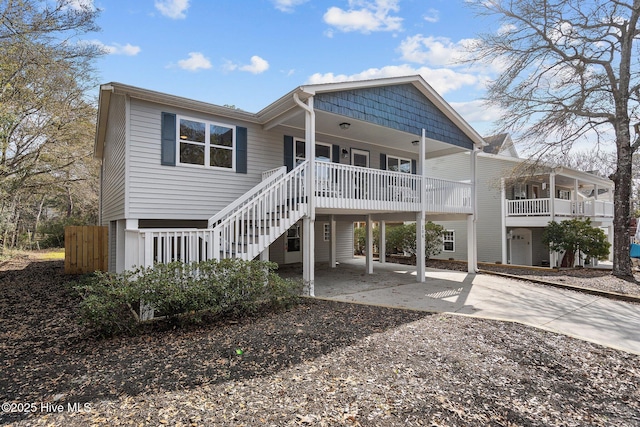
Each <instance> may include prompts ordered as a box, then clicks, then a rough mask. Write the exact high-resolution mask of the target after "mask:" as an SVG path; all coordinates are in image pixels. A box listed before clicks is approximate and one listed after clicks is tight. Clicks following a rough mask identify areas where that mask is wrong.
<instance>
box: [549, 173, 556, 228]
mask: <svg viewBox="0 0 640 427" xmlns="http://www.w3.org/2000/svg"><path fill="white" fill-rule="evenodd" d="M549 214H550V216H551V221H555V219H556V174H555V172H551V173H550V174H549Z"/></svg>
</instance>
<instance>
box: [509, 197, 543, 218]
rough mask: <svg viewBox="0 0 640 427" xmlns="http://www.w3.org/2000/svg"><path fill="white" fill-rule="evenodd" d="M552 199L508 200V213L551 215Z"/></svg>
mask: <svg viewBox="0 0 640 427" xmlns="http://www.w3.org/2000/svg"><path fill="white" fill-rule="evenodd" d="M550 202H551V199H524V200H507V215H509V216H537V215H544V216H547V215H551V208H550Z"/></svg>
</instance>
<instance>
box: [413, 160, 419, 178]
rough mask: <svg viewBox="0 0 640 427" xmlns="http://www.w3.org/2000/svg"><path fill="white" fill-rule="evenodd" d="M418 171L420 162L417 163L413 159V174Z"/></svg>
mask: <svg viewBox="0 0 640 427" xmlns="http://www.w3.org/2000/svg"><path fill="white" fill-rule="evenodd" d="M417 171H418V162H416V160H415V159H411V173H412V174H414V175H415V174H416V172H417Z"/></svg>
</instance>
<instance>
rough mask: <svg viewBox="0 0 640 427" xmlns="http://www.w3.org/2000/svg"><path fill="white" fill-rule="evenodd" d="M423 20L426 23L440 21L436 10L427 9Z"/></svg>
mask: <svg viewBox="0 0 640 427" xmlns="http://www.w3.org/2000/svg"><path fill="white" fill-rule="evenodd" d="M424 20H425V21H427V22H432V23H435V22H438V21H439V20H440V12H439V11H438V10H437V9H429V10H428V11H427V14H426V15H425V16H424Z"/></svg>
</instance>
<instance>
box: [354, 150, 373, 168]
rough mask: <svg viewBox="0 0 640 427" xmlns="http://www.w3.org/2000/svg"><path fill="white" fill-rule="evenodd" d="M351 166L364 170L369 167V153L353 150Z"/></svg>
mask: <svg viewBox="0 0 640 427" xmlns="http://www.w3.org/2000/svg"><path fill="white" fill-rule="evenodd" d="M351 164H352V165H353V166H360V167H362V168H368V167H369V152H368V151H365V150H358V149H357V148H352V149H351Z"/></svg>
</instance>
